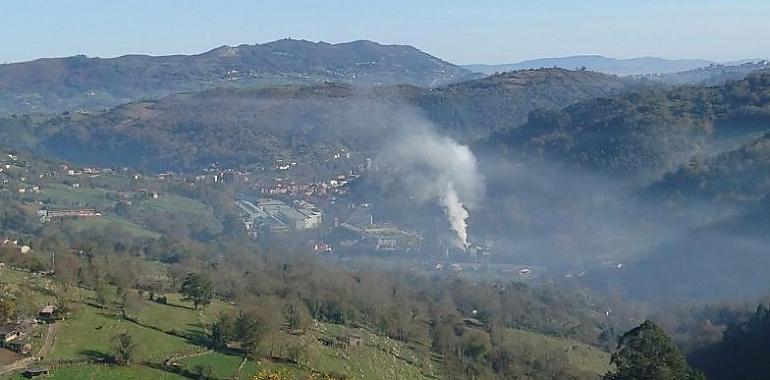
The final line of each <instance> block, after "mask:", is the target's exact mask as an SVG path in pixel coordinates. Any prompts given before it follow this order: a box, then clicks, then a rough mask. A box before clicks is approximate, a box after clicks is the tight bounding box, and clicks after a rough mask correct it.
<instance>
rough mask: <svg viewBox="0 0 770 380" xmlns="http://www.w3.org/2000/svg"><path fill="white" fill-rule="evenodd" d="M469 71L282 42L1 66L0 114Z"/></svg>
mask: <svg viewBox="0 0 770 380" xmlns="http://www.w3.org/2000/svg"><path fill="white" fill-rule="evenodd" d="M476 76H477V75H473V74H472V73H471V72H470V71H468V70H466V69H463V68H461V67H459V66H456V65H453V64H451V63H449V62H446V61H444V60H441V59H439V58H437V57H434V56H432V55H430V54H428V53H425V52H422V51H420V50H419V49H417V48H415V47H412V46H408V45H381V44H379V43H376V42H372V41H365V40H359V41H351V42H347V43H339V44H330V43H326V42H311V41H305V40H292V39H283V40H277V41H272V42H268V43H264V44H257V45H247V44H242V45H239V46H236V47H231V46H220V47H218V48H214V49H211V50H209V51H206V52H203V53H200V54H196V55H168V56H150V55H139V54H130V55H124V56H120V57H115V58H98V57H97V58H89V57H86V56H83V55H80V56H73V57H65V58H42V59H37V60H34V61H28V62H19V63H11V64H3V65H0V112H7V113H30V112H61V111H72V110H79V109H89V110H94V109H105V108H109V107H113V106H116V105H119V104H123V103H128V102H131V101H135V100H140V99H146V98H158V97H162V96H166V95H170V94H173V93H180V92H190V91H201V90H205V89H210V88H216V87H233V88H244V87H260V86H272V85H276V84H314V83H322V82H328V81H331V82H342V83H349V84H353V85H357V86H382V85H396V84H409V85H415V86H420V87H436V86H440V85H444V84H448V83H453V82H456V81H460V80H463V79H468V78H473V77H476Z"/></svg>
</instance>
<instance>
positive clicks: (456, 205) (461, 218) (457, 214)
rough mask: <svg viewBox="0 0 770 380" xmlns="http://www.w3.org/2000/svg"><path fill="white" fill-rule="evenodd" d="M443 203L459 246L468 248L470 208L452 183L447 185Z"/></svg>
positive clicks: (464, 248)
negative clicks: (465, 204) (467, 207)
mask: <svg viewBox="0 0 770 380" xmlns="http://www.w3.org/2000/svg"><path fill="white" fill-rule="evenodd" d="M442 204H443V206H444V212H446V216H447V218H449V224H450V225H451V226H452V231H454V232H455V233H456V234H457V246H458V247H460V248H462V249H463V250H466V249H468V246H470V242H469V241H468V223H467V222H466V220H467V219H468V217H469V216H470V214H468V210H466V209H465V207H464V206H463V204H462V202H460V199H459V198H458V197H457V193H456V192H455V189H454V187H453V186H452V184H451V183H450V184H449V186H447V191H446V194H444V198H443V199H442Z"/></svg>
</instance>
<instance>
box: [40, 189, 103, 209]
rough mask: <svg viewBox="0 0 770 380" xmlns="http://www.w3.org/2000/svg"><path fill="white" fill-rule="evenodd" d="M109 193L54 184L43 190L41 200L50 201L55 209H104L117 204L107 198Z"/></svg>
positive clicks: (101, 190)
mask: <svg viewBox="0 0 770 380" xmlns="http://www.w3.org/2000/svg"><path fill="white" fill-rule="evenodd" d="M108 193H109V192H108V191H107V190H104V189H99V188H94V189H91V188H88V187H79V188H74V187H72V186H68V185H65V184H60V183H52V184H49V185H47V186H46V187H45V188H43V192H42V194H40V196H39V198H40V199H41V200H48V201H50V202H51V205H53V206H55V207H95V208H97V209H104V208H107V207H110V206H112V205H113V204H115V201H113V200H111V199H109V198H107V194H108Z"/></svg>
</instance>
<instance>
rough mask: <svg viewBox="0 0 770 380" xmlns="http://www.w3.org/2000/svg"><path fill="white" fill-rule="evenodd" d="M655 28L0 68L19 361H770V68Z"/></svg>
mask: <svg viewBox="0 0 770 380" xmlns="http://www.w3.org/2000/svg"><path fill="white" fill-rule="evenodd" d="M715 3H720V4H721V2H715ZM746 3H747V4H748V3H751V2H746ZM658 6H659V5H658ZM711 6H712V7H715V6H716V5H715V4H712V5H711ZM747 6H748V5H747ZM159 7H160V8H163V7H164V5H159ZM399 7H400V8H403V6H399ZM416 7H417V8H416V9H420V6H416ZM564 7H565V8H564V10H565V12H567V9H572V8H571V7H570V6H568V5H564ZM682 7H691V8H693V9H696V8H697V9H700V8H698V7H699V5H696V4H689V5H682ZM704 7H705V6H704ZM757 7H759V8H757V9H762V10H764V9H765V8H762V7H760V6H758V5H757ZM406 8H409V7H406ZM706 9H707V10H708V9H711V8H706ZM219 11H220V10H217V12H219ZM467 11H468V10H462V14H466V13H465V12H467ZM476 11H477V12H479V13H478V14H479V15H485V14H486V11H484V10H482V9H478V10H476ZM530 11H531V10H530ZM572 11H573V12H577V11H575V10H572ZM19 12H20V13H19V15H20V16H19V17H29V16H21V10H19ZM458 12H460V11H458ZM735 12H738V11H737V10H735ZM279 13H280V12H279ZM279 13H276V14H279ZM418 13H419V12H418ZM384 14H387V16H383V17H385V19H384V20H391V21H393V20H392V19H390V17H392V15H390V14H389V13H387V12H384ZM472 14H476V13H472ZM403 17H407V16H403ZM435 17H436V20H441V19H442V17H446V18H452V17H455V16H452V14H451V13H447V14H445V15H444V16H438V15H437V16H435ZM490 17H491V16H490ZM597 17H600V16H597ZM746 17H748V16H746ZM407 18H408V17H407ZM384 20H383V22H386V21H384ZM152 22H153V21H147V23H148V25H150V24H149V23H152ZM233 22H235V23H237V22H238V21H237V20H234V21H233ZM394 22H395V21H394ZM437 22H438V21H437ZM141 25H142V22H139V25H138V27H141ZM608 25H614V24H611V23H610V24H608ZM747 25H749V24H747ZM750 25H753V24H750ZM102 27H104V26H102ZM608 27H609V26H608ZM747 27H748V26H747ZM201 28H203V26H201ZM212 28H213V27H212ZM220 28H224V27H223V26H220ZM339 28H341V29H340V30H343V29H342V26H340V27H339ZM214 29H216V28H214ZM214 29H212V30H214ZM225 29H226V28H225ZM225 29H221V30H225ZM727 29H729V28H727ZM0 30H2V29H0ZM373 30H375V31H376V30H378V29H377V28H373ZM373 33H374V32H373ZM576 33H577V32H576ZM375 34H376V33H375ZM352 35H353V36H358V35H359V34H358V33H353V34H352ZM116 36H118V35H116ZM118 37H119V38H120V39H122V38H124V36H122V35H121V36H118ZM118 37H116V38H118ZM541 37H542V35H541ZM158 38H159V41H157V43H159V42H162V41H166V40H165V39H167V38H170V37H169V36H165V37H163V36H160V37H158ZM421 38H426V37H425V36H423V37H421ZM565 38H567V37H565ZM618 38H620V39H621V40H622V39H623V38H621V37H618ZM243 39H244V40H246V39H247V38H246V37H243ZM629 40H630V38H629ZM458 41H461V40H458ZM548 41H549V40H544V42H543V44H548V43H549V42H548ZM602 41H604V40H597V44H598V45H597V46H598V47H597V48H596V49H601V46H604V45H601V44H602V43H606V41H604V42H602ZM498 42H499V41H498ZM153 43H156V42H152V41H148V46H155V45H153ZM477 43H478V44H487V43H491V40H487V39H480V40H479V41H477ZM550 43H551V44H553V47H557V46H560V45H559V44H560V43H558V42H555V41H552V42H550ZM660 43H661V44H664V45H665V44H666V41H661V42H660ZM458 44H459V42H458ZM639 44H640V46H639V47H638V49H637V51H639V52H640V53H639V54H636V53H634V55H630V53H629V54H627V55H625V56H639V57H642V58H610V57H608V56H605V55H599V54H594V51H596V50H591V51H587V52H586V53H587V54H571V52H572V50H568V49H562V51H563V52H564V54H563V55H562V56H561V57H556V58H547V57H546V58H539V57H537V56H533V57H532V58H531V59H527V60H520V61H519V62H518V63H511V64H470V65H467V64H466V65H459V64H455V63H452V62H451V59H448V58H444V57H441V56H437V55H436V54H435V53H434V54H430V53H428V52H425V51H423V50H420V49H419V48H417V47H415V46H411V45H409V44H406V43H401V44H393V43H379V42H376V41H373V40H363V39H360V40H355V39H353V38H351V41H348V42H335V43H328V42H323V41H317V42H316V41H311V40H304V39H294V38H282V39H278V40H275V41H269V42H260V43H244V44H236V45H233V46H228V45H221V46H220V47H215V48H212V49H209V50H207V51H202V52H200V53H195V54H175V53H174V52H173V51H169V52H168V54H164V55H146V54H141V52H136V51H123V52H122V54H121V55H119V56H114V55H110V56H111V57H110V58H99V57H88V56H86V55H77V56H71V57H49V56H39V57H38V58H37V59H34V60H28V61H19V62H12V63H5V64H0V379H5V378H8V379H19V378H30V377H37V376H42V375H50V376H51V377H52V378H56V379H79V378H92V379H145V378H146V379H150V378H153V379H154V378H163V379H182V378H193V379H261V380H264V379H531V380H535V379H615V380H626V379H650V380H664V379H666V380H668V379H707V378H708V379H718V380H719V379H763V378H765V377H764V375H765V374H766V373H767V372H766V370H767V368H765V367H767V365H766V364H765V361H763V360H762V358H764V356H766V354H767V352H768V349H766V348H765V345H766V344H765V343H764V342H765V340H766V339H767V338H769V337H770V336H768V331H770V329H768V321H769V320H770V319H768V316H769V315H770V312H769V311H768V306H767V295H768V294H770V293H769V292H770V281H768V276H767V273H766V272H767V271H766V268H768V267H770V251H769V250H768V247H770V233H768V232H769V231H770V64H768V61H767V60H765V59H762V58H752V57H754V56H761V54H763V52H762V51H760V50H757V51H756V53H753V54H752V55H749V56H745V57H739V56H731V57H732V58H731V59H714V58H709V57H706V58H704V59H701V58H698V57H694V58H687V59H681V58H679V59H669V58H661V57H656V56H651V55H650V54H645V53H644V52H643V51H641V49H642V47H644V46H647V47H648V50H650V51H658V50H655V49H652V48H649V46H651V45H645V44H644V40H640V41H639ZM672 44H673V42H672ZM94 46H98V45H94ZM505 46H509V45H505ZM613 46H614V45H613ZM715 46H716V43H715ZM736 46H737V45H736ZM616 47H617V49H616V50H611V49H610V51H620V50H619V49H620V47H618V46H616ZM506 48H509V49H511V48H510V47H506ZM14 49H17V50H18V51H19V52H21V51H23V50H21V46H18V45H14ZM87 49H90V47H88V46H84V47H83V50H84V51H86V50H87ZM499 49H504V47H502V46H500V48H499ZM521 49H523V47H522V48H521ZM10 51H13V50H9V52H10ZM661 51H663V50H661ZM666 51H668V50H666ZM683 51H685V52H686V51H689V50H683ZM515 53H516V54H513V53H511V55H510V56H511V57H515V56H520V55H521V54H522V53H521V52H519V51H518V50H517V51H515ZM608 55H609V54H608ZM676 56H679V57H682V56H686V54H685V53H682V54H679V55H676ZM716 56H717V55H716V54H715V55H714V57H716ZM479 61H483V57H482V58H480V59H479ZM510 62H516V60H514V59H511V60H510ZM651 353H655V354H654V355H653V354H651ZM655 355H658V356H655Z"/></svg>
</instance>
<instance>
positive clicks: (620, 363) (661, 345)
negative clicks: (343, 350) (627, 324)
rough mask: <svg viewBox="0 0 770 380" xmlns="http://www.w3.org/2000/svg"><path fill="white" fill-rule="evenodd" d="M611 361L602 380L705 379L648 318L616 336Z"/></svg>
mask: <svg viewBox="0 0 770 380" xmlns="http://www.w3.org/2000/svg"><path fill="white" fill-rule="evenodd" d="M611 363H612V364H613V365H614V366H615V370H614V371H612V372H609V373H607V375H605V377H604V379H605V380H705V377H704V376H703V374H701V373H700V372H699V371H697V370H694V369H692V368H690V366H689V365H688V364H687V361H686V360H685V358H684V356H682V354H681V353H680V352H679V350H677V348H676V346H674V343H673V342H672V341H671V338H669V337H668V336H667V335H666V333H665V332H664V331H663V329H661V328H660V327H658V325H656V324H655V323H653V322H652V321H644V323H642V324H641V325H640V326H639V327H636V328H634V329H632V330H631V331H629V332H627V333H625V334H624V335H623V336H622V337H620V339H619V341H618V349H617V351H616V352H615V353H613V354H612V359H611Z"/></svg>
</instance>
